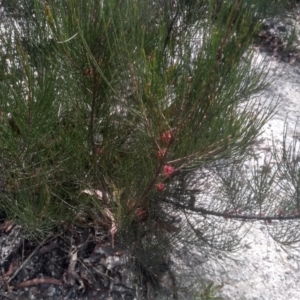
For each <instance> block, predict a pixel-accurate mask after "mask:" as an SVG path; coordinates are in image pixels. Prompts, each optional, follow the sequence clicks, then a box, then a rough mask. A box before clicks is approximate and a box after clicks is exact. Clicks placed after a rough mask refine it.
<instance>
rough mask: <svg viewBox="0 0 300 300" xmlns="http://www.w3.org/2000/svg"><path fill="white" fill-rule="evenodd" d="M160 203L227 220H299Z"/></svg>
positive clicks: (297, 216) (281, 216) (294, 216)
mask: <svg viewBox="0 0 300 300" xmlns="http://www.w3.org/2000/svg"><path fill="white" fill-rule="evenodd" d="M162 201H164V202H166V203H169V204H172V205H174V206H175V207H178V208H181V209H185V210H188V211H193V212H199V213H202V214H204V215H211V216H217V217H223V218H226V219H227V218H228V219H242V220H257V221H273V220H280V221H284V220H296V219H300V215H293V216H283V215H275V216H261V215H258V216H253V215H252V216H251V215H241V214H233V213H229V212H216V211H212V210H208V209H205V208H202V207H190V206H186V205H183V204H180V203H175V202H173V201H170V200H167V199H163V200H162Z"/></svg>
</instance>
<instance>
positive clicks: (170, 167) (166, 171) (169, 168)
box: [163, 165, 175, 177]
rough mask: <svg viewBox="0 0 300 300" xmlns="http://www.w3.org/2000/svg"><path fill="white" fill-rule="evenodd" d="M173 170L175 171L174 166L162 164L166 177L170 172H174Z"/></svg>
mask: <svg viewBox="0 0 300 300" xmlns="http://www.w3.org/2000/svg"><path fill="white" fill-rule="evenodd" d="M174 171H175V169H174V167H172V166H170V165H166V166H164V171H163V172H164V175H165V176H166V177H171V176H172V174H173V173H174Z"/></svg>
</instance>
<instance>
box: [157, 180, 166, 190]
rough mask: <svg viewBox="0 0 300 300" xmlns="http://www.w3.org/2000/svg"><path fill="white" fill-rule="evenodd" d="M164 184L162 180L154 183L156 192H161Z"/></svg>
mask: <svg viewBox="0 0 300 300" xmlns="http://www.w3.org/2000/svg"><path fill="white" fill-rule="evenodd" d="M165 187H166V185H165V184H164V183H163V182H159V183H158V184H157V185H156V189H157V191H158V192H162V191H164V189H165Z"/></svg>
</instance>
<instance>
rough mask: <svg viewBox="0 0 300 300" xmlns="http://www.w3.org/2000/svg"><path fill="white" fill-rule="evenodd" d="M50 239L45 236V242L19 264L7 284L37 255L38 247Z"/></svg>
mask: <svg viewBox="0 0 300 300" xmlns="http://www.w3.org/2000/svg"><path fill="white" fill-rule="evenodd" d="M49 237H50V235H49V236H47V237H46V238H45V240H44V241H43V242H42V243H41V244H40V245H38V246H36V248H35V249H34V250H33V251H32V252H31V253H30V255H29V256H28V257H27V258H26V259H25V261H24V262H23V263H22V264H21V266H20V267H19V268H18V269H17V270H16V271H15V272H14V274H13V275H12V276H11V277H10V278H9V279H8V281H7V282H8V283H10V282H11V281H12V280H13V279H14V278H15V277H16V276H17V274H18V273H19V272H20V271H21V270H22V268H23V267H24V266H25V265H26V264H27V263H28V262H29V260H30V259H31V257H32V256H34V255H35V254H37V253H38V251H39V249H40V247H41V246H42V245H43V244H44V243H45V242H46V241H47V240H48V238H49Z"/></svg>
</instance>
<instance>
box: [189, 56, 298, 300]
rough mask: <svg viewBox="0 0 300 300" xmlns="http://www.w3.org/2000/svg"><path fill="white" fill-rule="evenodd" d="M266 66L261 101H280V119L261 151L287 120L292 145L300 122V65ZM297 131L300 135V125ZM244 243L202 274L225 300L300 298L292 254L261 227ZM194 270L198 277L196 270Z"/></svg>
mask: <svg viewBox="0 0 300 300" xmlns="http://www.w3.org/2000/svg"><path fill="white" fill-rule="evenodd" d="M258 55H259V56H260V57H259V59H263V55H262V54H258ZM266 65H268V66H269V67H270V68H271V70H273V71H274V72H275V75H274V77H273V82H272V83H271V84H270V86H269V87H268V88H267V89H266V90H265V91H264V93H263V94H262V95H261V96H260V100H261V101H262V102H265V103H268V102H269V101H275V100H271V99H276V97H278V96H279V97H280V103H279V105H278V107H277V112H276V115H275V116H274V117H273V118H272V119H271V120H270V121H269V122H268V123H267V124H266V126H265V127H264V132H263V134H262V137H263V138H264V142H263V143H262V144H261V145H260V147H261V148H264V147H265V146H267V145H272V138H274V140H275V141H276V142H277V143H278V144H279V145H280V143H281V142H282V136H283V129H284V123H285V121H286V120H287V121H288V125H289V126H288V131H287V132H288V138H289V140H291V138H292V136H293V134H294V128H295V124H296V122H297V119H298V118H299V117H300V66H299V65H297V64H296V65H289V64H287V63H284V62H278V61H275V60H273V59H272V58H267V59H266V60H265V61H264V65H263V66H266ZM274 97H275V98H274ZM296 131H297V132H298V133H300V124H299V126H298V127H297V128H296ZM264 155H267V153H264V152H262V154H261V159H263V157H264ZM244 243H245V247H244V249H243V250H241V251H239V252H237V253H235V255H233V256H232V259H229V258H221V259H219V260H217V261H208V262H207V263H204V265H203V266H202V268H203V269H202V270H201V271H203V270H205V272H206V278H207V279H210V280H212V281H213V282H215V284H216V285H220V286H221V287H220V290H219V295H220V296H222V297H223V298H224V299H226V300H232V299H237V300H263V299H264V300H287V299H288V300H297V299H300V265H299V263H300V260H299V261H297V259H292V258H291V256H290V254H291V253H287V252H285V251H284V250H283V249H281V248H280V246H279V245H277V244H276V243H275V242H274V241H273V240H272V238H271V237H270V236H269V235H268V232H267V227H266V225H265V224H264V223H263V222H261V221H257V222H255V223H254V224H252V227H251V229H250V232H249V233H248V235H247V236H246V238H245V240H244ZM247 243H248V245H246V244H247ZM298 250H299V251H300V246H299V248H298ZM294 253H295V255H296V254H297V252H294ZM194 270H195V272H196V268H194ZM201 271H200V272H201Z"/></svg>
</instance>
